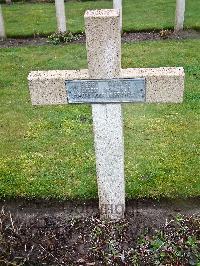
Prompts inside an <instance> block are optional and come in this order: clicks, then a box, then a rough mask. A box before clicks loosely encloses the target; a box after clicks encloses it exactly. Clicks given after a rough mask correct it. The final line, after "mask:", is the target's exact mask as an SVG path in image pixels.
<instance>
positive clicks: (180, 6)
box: [174, 0, 185, 31]
mask: <svg viewBox="0 0 200 266" xmlns="http://www.w3.org/2000/svg"><path fill="white" fill-rule="evenodd" d="M184 14H185V0H176V18H175V27H174V30H175V31H179V30H183V25H184Z"/></svg>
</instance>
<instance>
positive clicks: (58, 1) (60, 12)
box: [55, 0, 67, 33]
mask: <svg viewBox="0 0 200 266" xmlns="http://www.w3.org/2000/svg"><path fill="white" fill-rule="evenodd" d="M55 6H56V18H57V28H58V32H61V33H63V32H65V31H67V28H66V17H65V3H64V0H55Z"/></svg>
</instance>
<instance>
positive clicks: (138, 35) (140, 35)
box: [0, 30, 200, 48]
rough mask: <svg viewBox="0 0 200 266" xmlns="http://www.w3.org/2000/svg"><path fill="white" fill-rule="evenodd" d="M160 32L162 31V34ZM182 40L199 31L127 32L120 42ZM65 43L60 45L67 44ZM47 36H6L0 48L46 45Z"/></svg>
mask: <svg viewBox="0 0 200 266" xmlns="http://www.w3.org/2000/svg"><path fill="white" fill-rule="evenodd" d="M162 32H163V33H164V34H163V36H162ZM163 39H170V40H173V39H175V40H183V39H200V32H199V31H195V30H185V31H180V32H172V31H164V30H163V31H161V32H132V33H131V32H129V33H124V34H123V35H122V42H123V43H125V42H139V41H152V40H163ZM70 43H72V44H73V43H85V35H83V36H81V37H80V38H79V39H78V40H75V41H72V42H70ZM70 43H65V44H62V45H68V44H70ZM47 44H48V38H45V37H35V38H17V39H14V38H8V39H6V40H2V41H0V48H7V47H21V46H41V45H47Z"/></svg>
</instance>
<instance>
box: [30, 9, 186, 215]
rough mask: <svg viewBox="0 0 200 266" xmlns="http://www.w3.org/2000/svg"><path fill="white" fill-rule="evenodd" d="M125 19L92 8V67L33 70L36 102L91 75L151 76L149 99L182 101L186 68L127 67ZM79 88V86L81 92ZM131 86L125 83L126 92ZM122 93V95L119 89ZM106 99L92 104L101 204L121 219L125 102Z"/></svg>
mask: <svg viewBox="0 0 200 266" xmlns="http://www.w3.org/2000/svg"><path fill="white" fill-rule="evenodd" d="M119 21H120V15H119V10H114V9H106V10H94V11H86V13H85V29H86V46H87V58H88V69H82V70H54V71H32V72H31V73H30V74H29V76H28V81H29V89H30V94H31V100H32V104H33V105H45V104H47V105H49V104H67V103H69V100H68V98H69V93H68V92H69V85H67V90H66V87H65V82H66V84H68V83H69V82H72V83H73V82H78V81H81V82H83V80H88V79H89V80H90V82H91V80H92V81H93V82H94V83H95V82H97V81H95V80H99V81H102V80H104V81H105V80H107V82H109V81H110V82H111V81H113V82H120V81H121V80H122V79H126V80H128V79H130V78H136V79H138V78H141V79H144V80H145V90H146V93H145V94H146V95H145V101H146V102H147V103H150V102H154V103H166V102H170V103H179V102H181V101H182V98H183V90H184V70H183V68H181V67H180V68H176V67H169V68H168V67H166V68H165V67H164V68H135V69H134V68H128V69H121V34H120V23H119ZM130 56H131V55H130ZM99 81H98V82H99ZM84 82H85V81H84ZM123 82H124V81H121V83H120V84H122V87H120V89H121V90H122V91H121V92H120V93H123V84H125V83H123ZM95 84H96V83H95ZM105 84H106V82H105ZM113 84H114V83H113ZM111 85H112V82H111ZM79 89H80V88H78V89H77V94H78V93H79ZM93 89H94V88H88V93H87V91H86V93H85V92H84V95H87V94H88V95H90V93H91V90H93ZM111 89H112V88H111ZM125 90H126V88H125V87H124V93H125ZM67 91H68V92H67ZM108 93H109V91H108ZM116 93H117V95H118V91H117V92H116ZM103 100H104V98H102V102H99V103H96V104H95V103H93V104H92V117H93V127H94V140H95V152H96V169H97V183H98V194H99V208H100V214H101V217H102V218H109V219H120V218H123V217H124V211H125V182H124V139H123V124H122V111H121V103H120V100H119V101H118V102H117V103H113V102H111V103H109V102H107V103H105V102H103Z"/></svg>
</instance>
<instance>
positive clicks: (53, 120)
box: [0, 40, 200, 198]
mask: <svg viewBox="0 0 200 266" xmlns="http://www.w3.org/2000/svg"><path fill="white" fill-rule="evenodd" d="M199 47H200V41H198V40H187V41H183V42H178V41H159V42H142V43H135V44H125V45H123V46H122V51H123V56H122V65H123V67H124V68H127V67H159V66H184V68H185V72H186V83H185V96H184V102H183V103H182V104H136V105H134V104H126V105H124V107H123V109H124V132H125V169H126V170H125V174H126V196H127V197H128V198H139V197H157V198H159V197H189V196H200V175H199V161H198V159H199V158H198V146H197V145H198V142H199V133H200V132H199V131H200V130H199V107H200V106H199V98H198V97H199V92H200V67H199V62H200V52H199ZM86 67H87V62H86V50H85V46H84V45H68V46H42V47H22V48H12V49H11V48H6V49H1V66H0V106H1V107H0V112H1V116H0V117H1V127H0V132H1V139H0V142H1V143H0V156H1V165H0V169H1V174H0V197H16V196H18V197H30V198H34V197H39V198H42V197H43V198H49V197H55V198H94V197H97V186H96V173H95V155H94V148H93V133H92V119H91V108H90V106H88V105H78V106H76V105H75V106H74V105H65V106H46V107H33V106H32V105H31V102H30V96H29V92H28V84H27V75H28V73H29V71H31V70H47V69H79V68H86Z"/></svg>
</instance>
